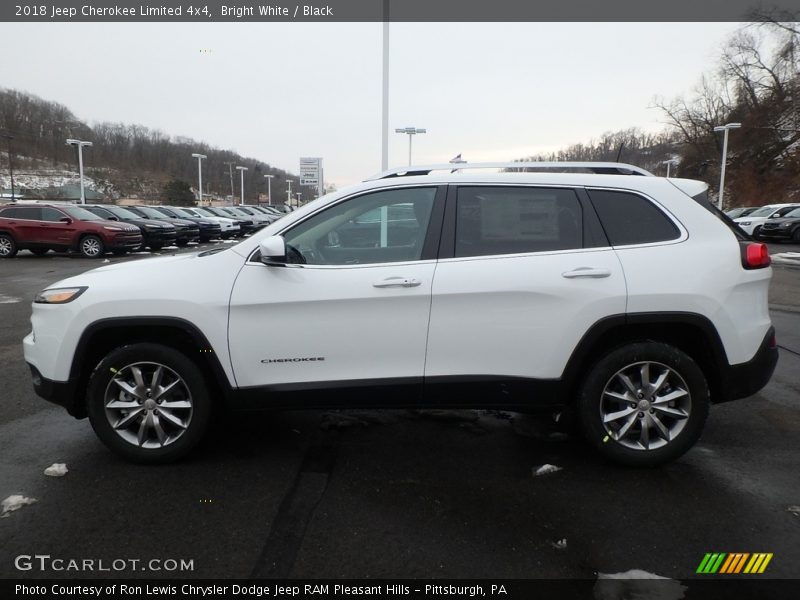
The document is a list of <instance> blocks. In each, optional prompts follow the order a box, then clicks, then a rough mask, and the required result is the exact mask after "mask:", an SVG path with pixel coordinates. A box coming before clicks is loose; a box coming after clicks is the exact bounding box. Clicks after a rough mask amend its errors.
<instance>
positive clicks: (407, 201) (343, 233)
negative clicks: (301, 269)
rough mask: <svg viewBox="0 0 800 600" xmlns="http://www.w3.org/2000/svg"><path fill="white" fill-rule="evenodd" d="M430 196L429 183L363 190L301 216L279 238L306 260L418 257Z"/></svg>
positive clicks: (335, 262)
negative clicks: (407, 186)
mask: <svg viewBox="0 0 800 600" xmlns="http://www.w3.org/2000/svg"><path fill="white" fill-rule="evenodd" d="M435 196H436V188H435V187H425V188H404V189H395V190H384V191H380V192H372V193H368V194H364V195H362V196H357V197H355V198H351V199H349V200H345V201H344V202H341V203H339V204H337V205H335V206H333V207H331V208H329V209H327V210H325V211H323V212H321V213H319V214H317V215H314V216H313V217H311V218H309V219H307V220H305V221H303V222H302V223H300V224H299V225H297V226H296V227H294V228H293V229H291V230H290V231H288V232H287V233H286V234H285V236H284V239H285V240H286V245H287V248H288V247H291V249H293V250H296V251H297V252H298V253H299V254H300V255H302V258H303V259H304V261H305V263H306V264H309V265H359V264H378V263H388V262H402V261H410V260H419V259H420V257H421V256H422V247H423V244H424V242H425V234H426V233H427V231H428V223H429V222H430V217H431V211H432V209H433V200H434V197H435ZM301 262H302V261H301Z"/></svg>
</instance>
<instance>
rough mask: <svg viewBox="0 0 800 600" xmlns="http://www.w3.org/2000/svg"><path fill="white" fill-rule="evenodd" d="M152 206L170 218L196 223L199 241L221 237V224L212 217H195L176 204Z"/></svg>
mask: <svg viewBox="0 0 800 600" xmlns="http://www.w3.org/2000/svg"><path fill="white" fill-rule="evenodd" d="M153 208H154V209H156V210H158V211H160V212H162V213H164V214H165V215H167V216H168V217H169V218H170V219H182V220H184V221H192V222H194V223H197V226H198V227H199V228H200V241H201V242H209V241H211V240H218V239H220V238H221V237H222V226H221V225H220V223H219V222H217V221H214V220H213V219H206V218H203V217H196V216H194V215H192V214H189V213H188V212H186V211H184V210H183V209H182V208H181V207H178V206H154V207H153Z"/></svg>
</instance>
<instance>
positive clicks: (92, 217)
mask: <svg viewBox="0 0 800 600" xmlns="http://www.w3.org/2000/svg"><path fill="white" fill-rule="evenodd" d="M64 211H65V212H66V213H67V214H68V215H69V216H70V217H72V218H73V219H78V220H79V221H99V220H100V217H98V216H97V215H96V214H94V213H91V212H89V211H88V210H86V209H85V208H80V207H79V206H70V207H69V208H66V207H65V208H64Z"/></svg>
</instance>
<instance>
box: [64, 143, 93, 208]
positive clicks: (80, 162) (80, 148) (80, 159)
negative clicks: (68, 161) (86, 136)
mask: <svg viewBox="0 0 800 600" xmlns="http://www.w3.org/2000/svg"><path fill="white" fill-rule="evenodd" d="M93 145H94V144H92V142H85V141H82V140H74V139H72V138H70V139H68V140H67V146H77V147H78V170H79V171H80V177H81V204H86V192H85V191H84V188H83V147H84V146H87V147H91V146H93Z"/></svg>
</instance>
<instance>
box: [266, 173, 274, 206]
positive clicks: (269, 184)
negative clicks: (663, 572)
mask: <svg viewBox="0 0 800 600" xmlns="http://www.w3.org/2000/svg"><path fill="white" fill-rule="evenodd" d="M264 177H265V178H266V180H267V204H269V205H270V206H272V178H273V177H275V175H264Z"/></svg>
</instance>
